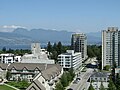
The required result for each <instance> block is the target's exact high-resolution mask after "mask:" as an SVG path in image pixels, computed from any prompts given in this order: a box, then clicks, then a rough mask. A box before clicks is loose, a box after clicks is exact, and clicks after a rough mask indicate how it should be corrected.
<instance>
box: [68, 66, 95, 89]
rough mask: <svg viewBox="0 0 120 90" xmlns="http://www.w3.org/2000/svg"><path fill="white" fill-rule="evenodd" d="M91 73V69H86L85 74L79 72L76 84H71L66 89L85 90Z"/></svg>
mask: <svg viewBox="0 0 120 90" xmlns="http://www.w3.org/2000/svg"><path fill="white" fill-rule="evenodd" d="M92 73H93V69H91V68H88V69H87V71H86V72H81V74H80V75H79V76H78V77H79V78H81V80H80V81H79V82H78V83H77V84H74V83H73V82H72V83H71V85H70V86H69V87H68V88H72V89H73V90H87V89H88V86H89V83H88V82H87V80H88V79H89V77H90V76H91V74H92Z"/></svg>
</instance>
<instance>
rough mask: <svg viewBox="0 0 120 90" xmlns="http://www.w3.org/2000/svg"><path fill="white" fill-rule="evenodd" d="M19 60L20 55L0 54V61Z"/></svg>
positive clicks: (13, 61)
mask: <svg viewBox="0 0 120 90" xmlns="http://www.w3.org/2000/svg"><path fill="white" fill-rule="evenodd" d="M15 62H21V56H17V55H14V54H12V53H6V54H0V63H15Z"/></svg>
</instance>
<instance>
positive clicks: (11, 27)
mask: <svg viewBox="0 0 120 90" xmlns="http://www.w3.org/2000/svg"><path fill="white" fill-rule="evenodd" d="M2 28H4V29H16V28H26V27H22V26H17V25H4V26H2Z"/></svg>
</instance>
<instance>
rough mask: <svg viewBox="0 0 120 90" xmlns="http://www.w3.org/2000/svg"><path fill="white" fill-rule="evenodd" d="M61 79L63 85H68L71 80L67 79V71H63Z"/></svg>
mask: <svg viewBox="0 0 120 90" xmlns="http://www.w3.org/2000/svg"><path fill="white" fill-rule="evenodd" d="M60 81H61V84H62V85H63V87H66V86H67V85H68V84H69V82H68V80H67V75H66V73H63V75H62V76H61V80H60Z"/></svg>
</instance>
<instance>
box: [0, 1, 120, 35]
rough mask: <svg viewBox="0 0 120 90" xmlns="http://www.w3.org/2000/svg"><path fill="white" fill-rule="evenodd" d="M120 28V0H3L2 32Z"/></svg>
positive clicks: (0, 21) (0, 7)
mask: <svg viewBox="0 0 120 90" xmlns="http://www.w3.org/2000/svg"><path fill="white" fill-rule="evenodd" d="M113 26H115V27H118V28H119V27H120V0H0V31H2V32H10V31H12V30H13V29H16V28H20V27H21V28H26V29H29V30H30V29H33V28H36V29H38V28H43V29H52V30H59V31H60V30H67V31H72V32H85V33H86V32H97V31H101V30H104V29H107V27H113Z"/></svg>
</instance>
